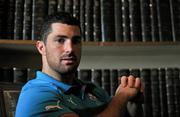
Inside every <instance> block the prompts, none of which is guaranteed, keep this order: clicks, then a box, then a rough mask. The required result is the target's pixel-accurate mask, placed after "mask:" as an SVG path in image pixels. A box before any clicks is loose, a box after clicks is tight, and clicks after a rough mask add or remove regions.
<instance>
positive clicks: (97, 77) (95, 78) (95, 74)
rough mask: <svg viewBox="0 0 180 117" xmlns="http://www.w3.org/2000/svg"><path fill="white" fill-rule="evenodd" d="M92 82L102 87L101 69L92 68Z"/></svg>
mask: <svg viewBox="0 0 180 117" xmlns="http://www.w3.org/2000/svg"><path fill="white" fill-rule="evenodd" d="M92 82H93V83H95V84H96V85H98V86H100V87H102V70H101V69H92Z"/></svg>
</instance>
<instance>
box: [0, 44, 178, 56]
mask: <svg viewBox="0 0 180 117" xmlns="http://www.w3.org/2000/svg"><path fill="white" fill-rule="evenodd" d="M35 43H36V40H0V51H1V52H8V51H10V52H25V53H28V52H30V53H37V49H36V47H35ZM82 45H83V54H93V53H94V52H95V53H97V54H100V55H101V54H104V53H106V52H108V53H106V54H113V55H116V54H118V53H121V54H128V53H131V54H135V53H136V54H137V53H146V51H147V52H150V51H158V52H159V53H161V52H162V53H165V52H166V51H167V50H170V51H173V52H174V50H176V49H177V50H179V49H180V43H178V42H83V44H82ZM155 53H156V52H155ZM159 53H157V54H159ZM174 53H176V51H175V52H174ZM147 54H148V53H147Z"/></svg>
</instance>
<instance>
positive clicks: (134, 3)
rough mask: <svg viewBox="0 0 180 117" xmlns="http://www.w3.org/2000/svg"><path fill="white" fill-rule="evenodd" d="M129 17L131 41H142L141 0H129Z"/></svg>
mask: <svg viewBox="0 0 180 117" xmlns="http://www.w3.org/2000/svg"><path fill="white" fill-rule="evenodd" d="M129 17H130V35H131V41H132V42H136V41H142V34H141V32H142V31H141V13H140V1H139V0H129Z"/></svg>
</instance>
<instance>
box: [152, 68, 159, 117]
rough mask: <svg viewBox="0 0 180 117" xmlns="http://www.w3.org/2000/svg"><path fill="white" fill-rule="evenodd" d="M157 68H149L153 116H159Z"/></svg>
mask: <svg viewBox="0 0 180 117" xmlns="http://www.w3.org/2000/svg"><path fill="white" fill-rule="evenodd" d="M158 77H159V70H158V69H157V68H152V69H151V76H150V80H151V96H152V115H153V117H160V110H161V109H160V107H161V106H160V95H159V93H160V90H159V79H158Z"/></svg>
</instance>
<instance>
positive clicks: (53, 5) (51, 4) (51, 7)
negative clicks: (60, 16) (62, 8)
mask: <svg viewBox="0 0 180 117" xmlns="http://www.w3.org/2000/svg"><path fill="white" fill-rule="evenodd" d="M56 12H57V0H48V14H49V15H50V14H54V13H56Z"/></svg>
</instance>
